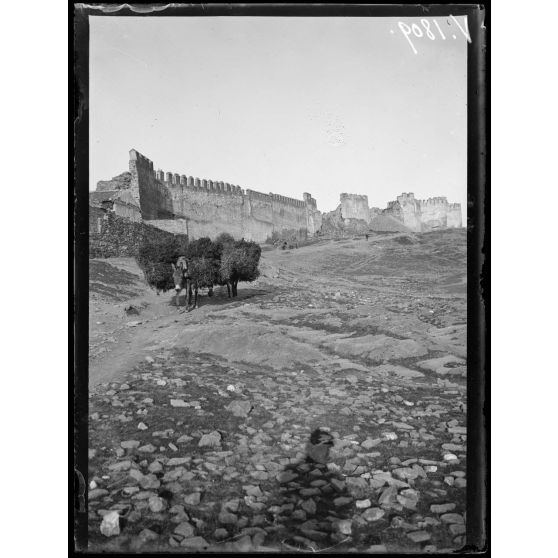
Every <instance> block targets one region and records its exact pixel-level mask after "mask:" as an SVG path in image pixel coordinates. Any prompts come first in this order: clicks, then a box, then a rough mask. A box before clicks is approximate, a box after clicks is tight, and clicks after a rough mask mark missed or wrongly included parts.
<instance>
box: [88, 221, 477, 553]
mask: <svg viewBox="0 0 558 558" xmlns="http://www.w3.org/2000/svg"><path fill="white" fill-rule="evenodd" d="M261 271H262V276H261V277H260V278H259V279H258V280H257V281H256V282H255V283H253V284H250V285H245V284H241V285H239V296H238V298H237V299H233V300H231V299H228V298H227V296H226V289H221V288H217V290H216V294H215V296H214V297H213V298H207V296H205V295H204V294H202V296H201V298H200V302H201V306H200V308H198V309H196V310H194V311H192V312H189V313H186V312H181V311H179V310H178V309H177V308H176V307H174V306H173V305H172V304H173V303H174V300H172V293H166V294H164V295H163V294H161V295H160V296H157V295H156V293H154V292H153V291H150V290H149V289H148V288H147V286H146V285H145V283H144V282H143V279H142V276H141V273H140V271H139V269H138V268H137V266H136V264H135V262H134V261H133V260H132V259H125V258H122V259H118V258H113V259H110V260H91V262H90V324H89V325H90V369H89V381H90V393H89V417H90V420H89V429H90V433H89V447H90V450H89V458H90V459H89V464H90V465H89V479H88V482H89V483H90V485H89V504H88V505H89V545H90V549H91V550H98V551H111V550H122V551H155V552H157V551H173V550H176V551H179V552H195V551H204V550H209V551H223V552H238V551H258V550H260V551H272V550H275V551H276V550H281V551H286V552H293V551H297V550H300V551H306V552H313V551H315V550H320V549H327V550H325V551H326V552H327V551H331V552H346V551H368V552H374V551H378V552H385V551H388V552H392V551H396V552H397V551H399V552H401V551H409V552H413V551H418V550H421V549H426V550H427V551H433V552H436V551H446V550H449V549H452V550H453V549H458V548H460V547H461V546H463V544H464V532H465V521H466V517H465V501H466V475H465V471H466V428H465V426H466V319H467V316H466V231H465V230H447V231H441V232H434V233H427V234H423V235H409V234H400V235H388V236H380V237H374V238H370V240H369V241H368V242H367V241H365V240H362V239H359V240H343V241H325V242H322V243H320V244H315V245H312V246H306V247H303V248H299V249H296V250H285V251H282V250H276V249H274V250H265V251H264V252H263V254H262V262H261ZM223 291H224V292H223ZM180 302H181V304H184V298H183V297H181V300H180ZM183 309H184V308H183V307H182V310H183ZM318 428H320V429H322V431H323V433H322V435H321V436H320V439H321V440H322V443H321V444H320V443H319V440H317V439H314V440H313V442H315V443H312V442H311V441H310V437H311V434H312V433H313V432H314V431H315V430H316V429H318ZM327 433H329V436H328V435H327ZM329 437H331V438H332V444H333V445H329V444H328V442H327V440H329ZM114 511H116V512H118V516H119V517H118V518H117V521H116V524H114V522H113V524H112V527H111V522H110V521H108V520H107V519H105V522H104V526H103V532H104V533H105V534H103V533H102V532H101V525H102V520H103V517H104V516H107V514H110V513H111V512H114ZM114 516H115V514H114V513H113V514H112V515H108V518H110V517H114ZM107 535H108V536H107Z"/></svg>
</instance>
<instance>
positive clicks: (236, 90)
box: [90, 17, 467, 223]
mask: <svg viewBox="0 0 558 558" xmlns="http://www.w3.org/2000/svg"><path fill="white" fill-rule="evenodd" d="M462 19H463V18H461V20H462ZM399 20H400V18H352V17H346V18H341V17H336V18H326V17H324V18H302V17H300V18H295V17H290V18H289V17H284V18H280V17H91V18H90V22H91V34H90V37H91V43H90V190H93V189H95V187H96V183H97V181H98V180H106V179H109V178H111V177H112V176H116V175H117V174H120V173H121V172H124V171H126V170H128V151H129V150H130V149H132V148H135V149H137V150H138V151H139V152H140V153H142V154H144V155H145V156H146V157H148V158H149V159H151V160H152V161H153V163H154V166H155V168H156V169H158V168H161V169H163V170H164V171H165V172H167V171H169V172H173V173H175V172H176V173H178V174H186V175H191V176H194V177H196V176H197V177H199V178H207V179H212V180H222V181H223V182H229V183H231V184H237V185H239V186H241V187H242V188H250V189H253V190H258V191H261V192H264V193H268V192H274V193H277V194H281V195H285V196H290V197H294V198H297V199H302V193H303V192H310V193H311V194H312V195H313V196H314V197H315V198H316V199H317V202H318V209H320V210H321V211H331V210H333V209H335V208H336V207H337V205H338V204H339V194H340V193H342V192H348V193H353V194H366V195H368V199H369V205H370V206H371V207H373V206H376V207H380V208H382V209H383V208H385V207H386V205H387V202H388V201H389V200H393V199H395V197H396V196H397V195H398V194H400V193H401V192H414V193H415V196H416V197H417V198H420V199H423V198H428V197H434V196H446V197H447V198H448V201H450V202H460V203H461V205H462V212H463V222H464V223H465V218H466V192H467V107H466V100H467V63H466V59H467V42H466V39H465V37H464V36H463V33H462V32H461V31H460V30H459V29H458V28H457V27H456V25H455V23H453V22H452V20H450V19H446V18H436V20H437V22H438V24H439V25H440V27H441V29H442V30H443V31H442V32H443V33H444V35H445V36H446V39H445V40H442V39H441V36H440V35H439V34H436V35H435V39H434V40H430V39H429V38H427V37H426V36H423V37H422V38H416V37H414V36H413V35H411V37H410V38H412V41H413V45H414V47H415V49H416V50H417V54H415V53H414V52H413V50H412V48H411V46H410V44H409V42H408V40H407V39H406V38H405V36H404V35H403V33H402V31H401V29H400V28H399V27H398V21H399ZM430 20H431V22H432V18H430ZM402 21H403V22H405V23H407V24H408V25H411V24H412V23H413V22H416V23H419V20H418V19H416V18H403V19H402ZM462 25H463V23H462ZM454 35H455V38H453V36H454Z"/></svg>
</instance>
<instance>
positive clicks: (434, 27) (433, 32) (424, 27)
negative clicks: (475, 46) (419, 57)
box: [397, 15, 471, 54]
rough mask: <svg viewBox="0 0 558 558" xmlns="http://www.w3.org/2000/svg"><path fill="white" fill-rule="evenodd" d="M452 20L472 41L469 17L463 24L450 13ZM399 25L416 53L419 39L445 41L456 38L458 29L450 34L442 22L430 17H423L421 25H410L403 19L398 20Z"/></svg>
mask: <svg viewBox="0 0 558 558" xmlns="http://www.w3.org/2000/svg"><path fill="white" fill-rule="evenodd" d="M450 18H451V20H452V21H453V22H454V23H455V25H456V26H457V28H458V29H459V31H460V32H461V33H462V35H463V36H464V37H465V38H466V39H467V42H469V43H470V42H471V35H470V34H469V26H468V24H467V17H464V18H463V25H461V23H459V21H458V20H457V18H456V17H454V16H452V15H450ZM397 25H398V26H399V29H400V30H401V33H403V36H404V37H405V39H407V42H408V43H409V45H410V47H411V48H412V49H413V52H414V53H415V54H418V51H417V49H416V48H415V44H414V42H415V41H416V40H417V39H429V40H431V41H435V40H436V39H438V40H440V39H441V40H442V41H445V40H446V39H451V40H456V39H457V34H456V33H458V31H457V30H456V33H452V34H448V35H446V33H444V32H443V31H442V28H441V27H440V24H439V23H438V21H437V20H435V19H433V20H429V19H421V20H420V25H419V24H418V23H412V24H411V25H408V24H407V23H405V22H403V21H398V22H397Z"/></svg>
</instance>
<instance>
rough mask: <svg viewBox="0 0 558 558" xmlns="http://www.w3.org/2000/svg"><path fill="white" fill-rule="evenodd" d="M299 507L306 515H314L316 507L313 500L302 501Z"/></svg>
mask: <svg viewBox="0 0 558 558" xmlns="http://www.w3.org/2000/svg"><path fill="white" fill-rule="evenodd" d="M300 507H301V508H302V509H303V510H304V511H305V512H306V513H308V514H310V515H315V513H316V510H317V507H316V502H314V500H312V499H310V500H304V501H303V502H302V504H301V505H300Z"/></svg>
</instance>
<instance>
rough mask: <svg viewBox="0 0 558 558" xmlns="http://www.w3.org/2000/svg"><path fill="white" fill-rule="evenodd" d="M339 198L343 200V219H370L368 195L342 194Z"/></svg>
mask: <svg viewBox="0 0 558 558" xmlns="http://www.w3.org/2000/svg"><path fill="white" fill-rule="evenodd" d="M339 200H340V202H341V215H342V217H343V219H360V220H363V221H366V222H368V221H369V220H370V209H369V207H368V196H364V195H360V194H341V195H340V196H339Z"/></svg>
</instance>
